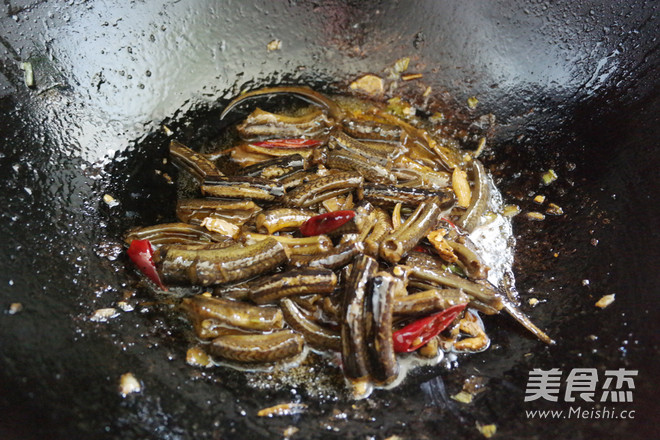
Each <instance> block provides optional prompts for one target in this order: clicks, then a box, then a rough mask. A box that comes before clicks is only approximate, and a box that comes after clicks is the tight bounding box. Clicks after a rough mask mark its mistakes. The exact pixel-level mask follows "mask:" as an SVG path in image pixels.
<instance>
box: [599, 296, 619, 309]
mask: <svg viewBox="0 0 660 440" xmlns="http://www.w3.org/2000/svg"><path fill="white" fill-rule="evenodd" d="M615 295H616V294H614V293H613V294H611V295H605V296H603V297H602V298H601V299H599V300H598V301H597V302H596V307H600V308H601V309H604V308H605V307H607V306H609V305H610V304H612V303H613V302H614V296H615Z"/></svg>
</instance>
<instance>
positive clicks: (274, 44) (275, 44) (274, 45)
mask: <svg viewBox="0 0 660 440" xmlns="http://www.w3.org/2000/svg"><path fill="white" fill-rule="evenodd" d="M281 48H282V41H281V40H273V41H271V42H270V43H268V44H267V45H266V49H268V52H272V51H274V50H280V49H281Z"/></svg>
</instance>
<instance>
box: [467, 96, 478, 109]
mask: <svg viewBox="0 0 660 440" xmlns="http://www.w3.org/2000/svg"><path fill="white" fill-rule="evenodd" d="M477 104H479V100H478V99H477V97H476V96H470V97H469V98H468V100H467V105H468V107H470V108H471V109H473V110H474V109H475V108H477Z"/></svg>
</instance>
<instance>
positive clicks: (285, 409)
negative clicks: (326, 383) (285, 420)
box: [257, 402, 307, 417]
mask: <svg viewBox="0 0 660 440" xmlns="http://www.w3.org/2000/svg"><path fill="white" fill-rule="evenodd" d="M306 409H307V405H305V404H304V403H293V402H292V403H280V404H279V405H275V406H271V407H268V408H263V409H260V410H259V412H258V413H257V416H259V417H274V416H291V415H294V414H301V413H303V412H304V411H305V410H306Z"/></svg>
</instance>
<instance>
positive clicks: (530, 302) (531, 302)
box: [527, 298, 539, 307]
mask: <svg viewBox="0 0 660 440" xmlns="http://www.w3.org/2000/svg"><path fill="white" fill-rule="evenodd" d="M527 302H528V303H529V305H530V306H532V307H534V306H536V305H537V304H538V303H539V300H538V299H537V298H530V299H529V300H527Z"/></svg>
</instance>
